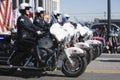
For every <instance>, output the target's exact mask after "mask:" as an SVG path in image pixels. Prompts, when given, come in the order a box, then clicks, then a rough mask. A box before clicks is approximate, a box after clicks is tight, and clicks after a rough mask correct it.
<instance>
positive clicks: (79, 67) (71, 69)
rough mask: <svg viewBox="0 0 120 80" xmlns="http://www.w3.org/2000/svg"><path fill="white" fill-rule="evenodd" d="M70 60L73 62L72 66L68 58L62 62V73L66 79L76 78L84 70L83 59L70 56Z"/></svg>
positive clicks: (84, 60) (85, 61)
mask: <svg viewBox="0 0 120 80" xmlns="http://www.w3.org/2000/svg"><path fill="white" fill-rule="evenodd" d="M71 59H72V60H73V63H74V66H73V65H71V63H70V61H69V60H68V58H65V59H64V61H63V66H62V72H63V73H64V74H65V75H66V76H67V77H78V76H80V75H81V74H82V73H83V72H84V71H85V70H86V67H87V60H86V58H85V57H80V56H79V55H72V56H71Z"/></svg>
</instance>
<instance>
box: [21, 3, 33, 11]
mask: <svg viewBox="0 0 120 80" xmlns="http://www.w3.org/2000/svg"><path fill="white" fill-rule="evenodd" d="M26 8H31V6H30V5H29V4H28V3H21V4H20V6H19V9H20V10H25V9H26Z"/></svg>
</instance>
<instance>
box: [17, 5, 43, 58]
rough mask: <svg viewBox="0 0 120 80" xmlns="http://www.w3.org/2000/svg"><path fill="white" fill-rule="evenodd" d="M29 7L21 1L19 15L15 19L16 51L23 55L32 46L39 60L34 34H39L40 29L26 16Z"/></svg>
mask: <svg viewBox="0 0 120 80" xmlns="http://www.w3.org/2000/svg"><path fill="white" fill-rule="evenodd" d="M30 8H31V6H29V4H28V3H21V4H20V7H19V11H20V13H21V16H19V17H18V19H17V40H16V46H17V50H16V53H20V54H21V55H24V52H25V51H26V50H28V51H30V50H31V49H32V48H33V49H34V50H35V55H36V56H37V59H38V60H39V57H38V54H36V53H37V50H36V45H37V39H36V35H37V34H41V31H40V30H39V28H38V27H36V26H35V25H34V24H33V23H32V22H31V20H30V19H29V18H28V15H29V9H30ZM25 53H26V52H25ZM21 58H22V57H21Z"/></svg>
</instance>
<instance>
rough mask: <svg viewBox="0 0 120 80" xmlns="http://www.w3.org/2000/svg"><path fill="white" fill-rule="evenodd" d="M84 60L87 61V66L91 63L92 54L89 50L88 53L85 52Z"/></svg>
mask: <svg viewBox="0 0 120 80" xmlns="http://www.w3.org/2000/svg"><path fill="white" fill-rule="evenodd" d="M86 54H87V55H86V59H87V64H89V63H90V62H91V61H92V58H93V54H92V51H91V50H89V51H86Z"/></svg>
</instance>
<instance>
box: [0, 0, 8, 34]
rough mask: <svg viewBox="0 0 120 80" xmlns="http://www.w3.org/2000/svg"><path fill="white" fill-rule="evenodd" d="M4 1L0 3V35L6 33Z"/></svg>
mask: <svg viewBox="0 0 120 80" xmlns="http://www.w3.org/2000/svg"><path fill="white" fill-rule="evenodd" d="M6 6H7V4H6V0H1V1H0V33H1V32H4V31H6V28H5V27H4V26H5V17H6V15H5V14H6Z"/></svg>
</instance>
